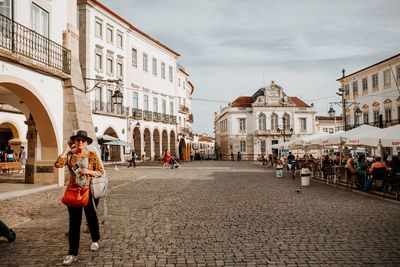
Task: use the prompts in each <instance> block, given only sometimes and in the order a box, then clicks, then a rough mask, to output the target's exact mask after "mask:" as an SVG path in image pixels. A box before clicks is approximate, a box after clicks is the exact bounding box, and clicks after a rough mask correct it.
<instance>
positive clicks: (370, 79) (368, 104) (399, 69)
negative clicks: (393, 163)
mask: <svg viewBox="0 0 400 267" xmlns="http://www.w3.org/2000/svg"><path fill="white" fill-rule="evenodd" d="M338 81H339V82H340V83H341V87H342V88H343V91H344V92H343V93H344V98H345V100H346V101H347V102H348V103H349V104H351V103H353V104H352V105H347V108H346V125H347V128H348V129H351V128H353V127H356V126H358V125H360V124H370V125H373V126H377V127H387V126H391V125H395V124H398V123H399V120H400V89H399V86H400V54H397V55H394V56H392V57H390V58H387V59H384V60H382V61H380V62H378V63H376V64H373V65H371V66H368V67H366V68H363V69H361V70H359V71H356V72H353V73H351V74H348V75H345V76H344V77H342V78H339V79H338ZM357 108H359V110H361V112H356V110H357ZM357 113H358V114H357Z"/></svg>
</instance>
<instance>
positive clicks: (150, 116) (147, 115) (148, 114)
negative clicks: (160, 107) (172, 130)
mask: <svg viewBox="0 0 400 267" xmlns="http://www.w3.org/2000/svg"><path fill="white" fill-rule="evenodd" d="M143 118H144V119H145V120H148V121H151V120H152V119H153V112H151V111H148V110H143Z"/></svg>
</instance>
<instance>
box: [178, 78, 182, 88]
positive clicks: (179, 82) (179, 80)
mask: <svg viewBox="0 0 400 267" xmlns="http://www.w3.org/2000/svg"><path fill="white" fill-rule="evenodd" d="M178 86H179V87H181V78H178Z"/></svg>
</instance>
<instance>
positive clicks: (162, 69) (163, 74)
mask: <svg viewBox="0 0 400 267" xmlns="http://www.w3.org/2000/svg"><path fill="white" fill-rule="evenodd" d="M161 78H163V79H164V80H165V63H164V62H161Z"/></svg>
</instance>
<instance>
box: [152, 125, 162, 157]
mask: <svg viewBox="0 0 400 267" xmlns="http://www.w3.org/2000/svg"><path fill="white" fill-rule="evenodd" d="M153 141H154V160H161V156H160V155H161V154H160V132H159V131H158V129H154V132H153Z"/></svg>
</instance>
